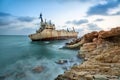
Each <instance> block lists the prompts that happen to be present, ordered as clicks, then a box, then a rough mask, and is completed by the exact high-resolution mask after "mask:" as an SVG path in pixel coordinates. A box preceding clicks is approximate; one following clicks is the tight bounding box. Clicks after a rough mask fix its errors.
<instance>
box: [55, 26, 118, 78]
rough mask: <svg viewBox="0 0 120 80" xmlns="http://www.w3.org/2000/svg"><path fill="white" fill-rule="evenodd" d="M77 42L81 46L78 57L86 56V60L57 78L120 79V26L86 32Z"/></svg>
mask: <svg viewBox="0 0 120 80" xmlns="http://www.w3.org/2000/svg"><path fill="white" fill-rule="evenodd" d="M76 42H77V43H79V45H77V47H78V46H79V47H80V51H79V53H78V57H82V58H84V62H83V63H82V64H80V65H77V66H73V67H72V68H71V69H70V70H67V71H65V72H64V74H61V75H58V77H57V78H56V79H55V80H119V79H120V27H116V28H112V29H111V30H110V31H99V32H96V31H94V32H91V33H88V34H85V35H84V36H83V37H82V38H81V39H79V41H76ZM72 43H74V42H72ZM77 43H74V44H77ZM74 44H69V45H74ZM74 47H76V46H74ZM74 47H72V48H74Z"/></svg>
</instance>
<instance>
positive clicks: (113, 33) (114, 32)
mask: <svg viewBox="0 0 120 80" xmlns="http://www.w3.org/2000/svg"><path fill="white" fill-rule="evenodd" d="M118 35H120V27H117V28H112V29H111V30H110V31H100V32H99V36H98V37H99V38H108V37H113V36H118Z"/></svg>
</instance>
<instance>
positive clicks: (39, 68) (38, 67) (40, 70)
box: [32, 66, 44, 73]
mask: <svg viewBox="0 0 120 80" xmlns="http://www.w3.org/2000/svg"><path fill="white" fill-rule="evenodd" d="M43 70H44V67H43V66H37V67H34V68H33V69H32V71H33V72H34V73H40V72H42V71H43Z"/></svg>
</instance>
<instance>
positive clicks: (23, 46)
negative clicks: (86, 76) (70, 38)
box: [0, 36, 81, 80]
mask: <svg viewBox="0 0 120 80" xmlns="http://www.w3.org/2000/svg"><path fill="white" fill-rule="evenodd" d="M66 42H67V40H60V41H39V42H32V41H31V40H30V39H29V38H28V37H27V36H0V80H54V78H55V77H57V75H58V74H62V73H64V71H65V69H69V68H70V67H71V66H72V65H74V64H79V63H80V62H81V59H78V58H77V57H76V55H77V52H78V51H77V50H68V49H63V48H62V47H63V46H64V44H65V43H66ZM59 59H66V60H68V62H67V63H65V64H63V65H60V64H56V63H55V62H56V61H58V60H59ZM37 66H43V67H44V70H43V71H42V72H39V73H35V72H33V71H32V70H33V69H34V68H35V67H37Z"/></svg>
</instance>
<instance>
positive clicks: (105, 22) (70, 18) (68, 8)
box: [0, 0, 120, 35]
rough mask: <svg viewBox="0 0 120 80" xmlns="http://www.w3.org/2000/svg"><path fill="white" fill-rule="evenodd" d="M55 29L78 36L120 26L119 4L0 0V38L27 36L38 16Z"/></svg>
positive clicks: (110, 0)
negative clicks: (74, 33)
mask: <svg viewBox="0 0 120 80" xmlns="http://www.w3.org/2000/svg"><path fill="white" fill-rule="evenodd" d="M41 12H42V14H43V18H44V19H47V21H49V20H52V22H53V23H54V24H55V25H56V28H57V29H63V28H64V29H67V28H69V30H71V29H72V27H73V26H74V28H75V30H76V31H79V32H80V35H83V34H84V33H87V32H91V31H94V30H102V29H104V30H109V29H111V28H113V27H117V26H120V0H0V35H28V34H31V33H34V32H35V31H36V30H37V29H38V28H39V22H40V20H39V18H38V17H39V15H40V13H41Z"/></svg>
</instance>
